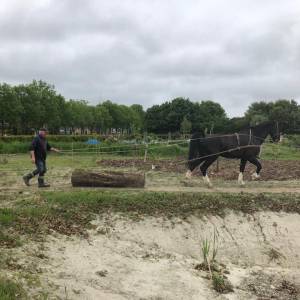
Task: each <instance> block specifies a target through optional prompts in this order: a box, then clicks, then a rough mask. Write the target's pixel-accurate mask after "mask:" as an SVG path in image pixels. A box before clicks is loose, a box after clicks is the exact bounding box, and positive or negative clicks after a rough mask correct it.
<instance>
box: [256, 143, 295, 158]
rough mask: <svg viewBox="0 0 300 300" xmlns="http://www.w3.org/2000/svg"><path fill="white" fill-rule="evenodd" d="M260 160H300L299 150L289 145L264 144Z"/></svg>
mask: <svg viewBox="0 0 300 300" xmlns="http://www.w3.org/2000/svg"><path fill="white" fill-rule="evenodd" d="M261 158H262V159H266V160H274V159H276V160H300V149H297V148H296V147H293V146H289V145H285V144H283V145H280V144H265V145H263V147H262V153H261Z"/></svg>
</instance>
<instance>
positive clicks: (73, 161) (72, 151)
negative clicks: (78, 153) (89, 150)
mask: <svg viewBox="0 0 300 300" xmlns="http://www.w3.org/2000/svg"><path fill="white" fill-rule="evenodd" d="M73 166H74V143H73V142H72V167H73Z"/></svg>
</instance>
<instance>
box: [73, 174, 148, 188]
mask: <svg viewBox="0 0 300 300" xmlns="http://www.w3.org/2000/svg"><path fill="white" fill-rule="evenodd" d="M71 182H72V186H74V187H135V188H143V187H144V186H145V174H144V173H123V172H112V171H98V172H91V171H88V170H75V171H74V172H73V173H72V177H71Z"/></svg>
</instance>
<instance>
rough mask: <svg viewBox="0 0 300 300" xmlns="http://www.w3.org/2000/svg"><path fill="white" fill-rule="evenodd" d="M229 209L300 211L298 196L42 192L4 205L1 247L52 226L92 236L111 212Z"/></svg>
mask: <svg viewBox="0 0 300 300" xmlns="http://www.w3.org/2000/svg"><path fill="white" fill-rule="evenodd" d="M228 210H233V211H241V212H244V213H254V212H256V211H259V210H271V211H285V212H293V213H300V195H298V194H296V195H295V194H294V195H293V194H247V193H240V194H229V193H226V194H225V193H168V192H144V191H124V190H119V191H112V190H106V191H103V190H102V191H99V190H97V191H96V190H92V191H91V190H88V191H82V190H74V191H69V192H57V191H56V192H42V193H41V194H40V197H34V198H31V199H22V200H20V201H19V202H17V203H16V204H15V205H14V207H11V208H2V209H0V228H2V234H1V235H0V245H2V246H7V247H14V246H16V245H17V244H18V243H17V244H16V243H10V240H8V238H9V237H10V238H11V239H15V238H14V237H15V236H16V237H19V236H22V235H28V236H32V237H35V236H42V235H44V234H45V233H46V234H47V233H50V232H51V230H54V231H57V232H59V233H62V234H66V235H70V234H81V235H86V229H88V228H89V227H90V221H92V220H93V219H94V218H95V215H96V214H97V215H100V216H101V215H103V214H107V213H111V212H115V213H120V214H123V215H124V216H127V217H131V218H135V219H140V218H143V217H144V216H147V215H148V216H165V217H170V218H171V217H174V216H180V217H187V216H189V215H191V214H196V215H200V216H202V215H206V214H213V215H224V214H226V212H227V211H228Z"/></svg>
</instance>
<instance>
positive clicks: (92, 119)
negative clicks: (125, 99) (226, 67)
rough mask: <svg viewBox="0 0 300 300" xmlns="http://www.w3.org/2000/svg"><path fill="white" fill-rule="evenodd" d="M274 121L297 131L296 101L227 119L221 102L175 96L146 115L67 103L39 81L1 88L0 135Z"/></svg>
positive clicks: (231, 127)
mask: <svg viewBox="0 0 300 300" xmlns="http://www.w3.org/2000/svg"><path fill="white" fill-rule="evenodd" d="M267 120H274V121H278V122H280V123H282V124H284V127H285V130H286V131H288V132H295V131H297V130H299V129H300V105H298V104H297V102H296V101H294V100H277V101H275V102H264V101H261V102H254V103H252V104H251V105H250V106H249V108H248V110H247V111H246V113H245V115H244V116H243V117H240V118H232V119H229V118H228V117H227V115H226V112H225V110H224V109H223V108H222V106H221V105H220V104H219V103H216V102H213V101H201V102H192V101H190V100H189V99H184V98H176V99H173V100H172V101H169V102H165V103H163V104H161V105H154V106H152V107H151V108H149V109H148V110H147V111H144V110H143V107H142V106H141V105H139V104H134V105H131V106H126V105H119V104H116V103H112V102H111V101H104V102H102V103H99V104H98V105H90V104H89V103H88V102H87V101H84V100H69V101H66V100H65V98H64V97H63V96H62V95H59V94H58V93H57V92H56V91H55V89H54V86H52V85H49V84H47V83H46V82H43V81H33V82H32V83H30V84H26V85H17V86H11V85H8V84H0V128H1V132H2V134H4V133H5V132H10V133H14V134H27V133H32V131H33V130H36V129H37V128H39V127H43V126H46V127H48V129H49V130H50V132H52V133H59V132H61V131H65V132H74V131H75V129H77V130H79V131H81V132H82V133H84V132H86V130H87V129H88V131H89V132H97V133H106V132H108V131H111V130H114V131H126V132H129V133H135V132H143V131H148V132H152V133H157V134H165V133H168V132H182V133H190V132H196V131H200V130H207V131H208V132H214V133H216V132H222V133H225V132H235V131H237V130H239V129H240V128H241V127H244V126H246V125H248V124H252V125H255V124H257V123H260V122H263V121H267Z"/></svg>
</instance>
